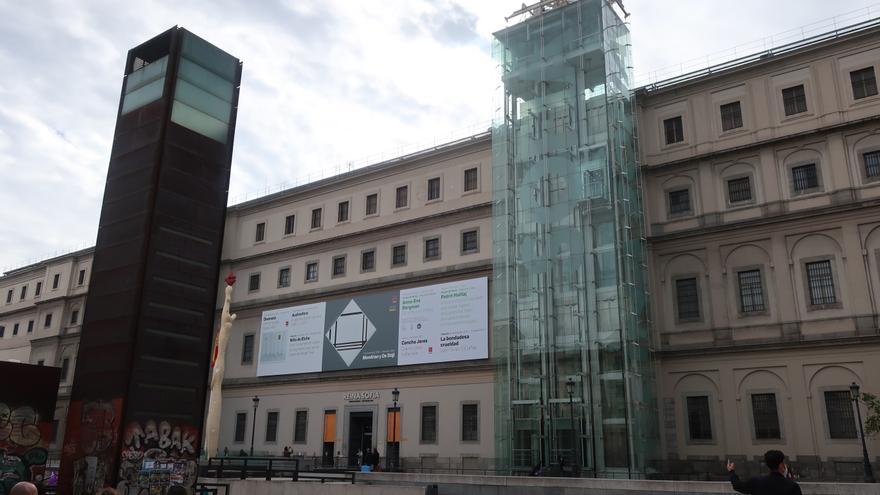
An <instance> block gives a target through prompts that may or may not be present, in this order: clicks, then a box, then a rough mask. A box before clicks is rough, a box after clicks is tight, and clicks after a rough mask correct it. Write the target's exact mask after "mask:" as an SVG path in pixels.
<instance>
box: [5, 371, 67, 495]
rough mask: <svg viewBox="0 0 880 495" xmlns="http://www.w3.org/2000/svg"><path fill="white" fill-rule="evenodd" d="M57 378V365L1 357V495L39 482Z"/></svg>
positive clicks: (52, 414)
mask: <svg viewBox="0 0 880 495" xmlns="http://www.w3.org/2000/svg"><path fill="white" fill-rule="evenodd" d="M60 378H61V370H60V369H59V368H52V367H48V366H34V365H30V364H21V363H9V362H5V361H0V495H6V494H7V493H9V491H10V490H11V489H12V487H13V486H14V485H15V484H16V483H18V482H19V481H32V482H35V483H38V484H39V483H41V482H42V480H43V473H44V472H45V469H46V461H47V460H48V448H49V443H50V442H51V441H52V430H53V429H52V423H53V420H54V419H55V418H54V414H55V399H56V398H57V396H58V382H59V380H60Z"/></svg>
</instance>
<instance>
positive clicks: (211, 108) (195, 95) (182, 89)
mask: <svg viewBox="0 0 880 495" xmlns="http://www.w3.org/2000/svg"><path fill="white" fill-rule="evenodd" d="M174 99H175V100H176V101H180V102H183V103H186V104H187V105H188V106H190V107H192V108H194V109H196V110H199V111H200V112H203V113H206V114H208V115H210V116H211V117H214V118H215V119H217V120H219V121H221V122H223V123H224V124H228V123H229V114H230V112H231V111H232V104H231V103H229V102H227V101H223V100H221V99H220V98H217V97H216V96H214V95H212V94H211V93H208V92H207V91H205V90H204V89H201V88H199V87H197V86H194V85H192V84H190V83H188V82H186V81H184V80H183V79H178V81H177V89H175V91H174ZM194 130H195V129H194Z"/></svg>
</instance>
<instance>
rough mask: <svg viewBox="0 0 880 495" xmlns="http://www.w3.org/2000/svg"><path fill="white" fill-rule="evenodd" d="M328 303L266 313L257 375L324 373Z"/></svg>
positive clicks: (262, 325)
mask: <svg viewBox="0 0 880 495" xmlns="http://www.w3.org/2000/svg"><path fill="white" fill-rule="evenodd" d="M323 332H324V303H316V304H308V305H305V306H296V307H293V308H285V309H276V310H273V311H264V312H263V320H262V322H261V324H260V357H259V360H258V361H257V376H266V375H283V374H289V373H310V372H314V371H321V361H322V354H323V352H324V338H323Z"/></svg>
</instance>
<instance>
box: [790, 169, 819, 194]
mask: <svg viewBox="0 0 880 495" xmlns="http://www.w3.org/2000/svg"><path fill="white" fill-rule="evenodd" d="M791 180H792V184H793V185H794V192H796V193H802V192H807V191H810V190H812V189H816V188H818V187H819V175H818V174H817V173H816V164H815V163H808V164H806V165H798V166H797V167H791Z"/></svg>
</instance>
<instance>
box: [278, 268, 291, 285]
mask: <svg viewBox="0 0 880 495" xmlns="http://www.w3.org/2000/svg"><path fill="white" fill-rule="evenodd" d="M278 287H290V268H289V267H285V268H282V269H280V270H278Z"/></svg>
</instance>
